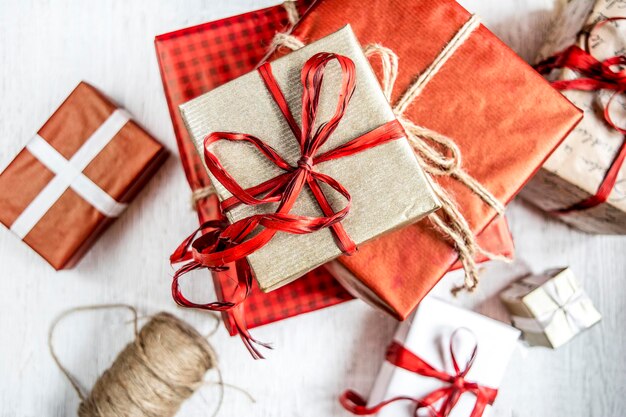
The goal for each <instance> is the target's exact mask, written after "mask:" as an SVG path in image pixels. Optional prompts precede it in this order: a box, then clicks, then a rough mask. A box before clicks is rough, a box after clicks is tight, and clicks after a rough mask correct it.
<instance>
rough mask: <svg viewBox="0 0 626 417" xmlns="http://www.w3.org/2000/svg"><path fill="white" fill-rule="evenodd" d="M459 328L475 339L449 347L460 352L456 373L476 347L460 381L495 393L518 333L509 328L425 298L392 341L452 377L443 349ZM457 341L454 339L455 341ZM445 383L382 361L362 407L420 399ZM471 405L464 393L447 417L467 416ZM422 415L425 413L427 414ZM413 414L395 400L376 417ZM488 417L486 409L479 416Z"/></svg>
mask: <svg viewBox="0 0 626 417" xmlns="http://www.w3.org/2000/svg"><path fill="white" fill-rule="evenodd" d="M460 328H464V329H467V330H469V331H470V332H471V333H473V335H474V336H475V340H474V339H473V338H468V337H465V338H462V339H461V343H460V344H461V346H458V344H457V346H456V347H455V351H456V352H461V353H465V355H461V356H459V354H458V353H457V360H458V362H459V366H460V368H461V369H464V368H465V365H466V362H467V358H468V356H469V354H468V353H469V352H471V350H472V349H473V347H474V346H475V345H477V347H478V348H477V353H476V357H475V360H474V363H473V365H472V367H471V369H470V370H469V372H468V373H467V375H466V377H465V379H466V380H467V381H471V382H476V383H478V384H479V385H481V386H485V387H490V388H496V389H497V388H498V386H499V384H500V382H501V380H502V377H503V375H504V372H505V369H506V367H507V364H508V362H509V359H510V357H511V355H512V353H513V351H514V350H515V347H516V345H517V340H518V338H519V335H520V332H519V331H518V330H517V329H514V328H513V327H511V326H508V325H506V324H504V323H502V322H499V321H496V320H493V319H490V318H488V317H485V316H483V315H480V314H477V313H474V312H472V311H469V310H465V309H462V308H459V307H456V306H454V305H452V304H449V303H447V302H444V301H441V300H438V299H436V298H433V297H432V296H429V297H426V298H425V299H424V300H423V301H422V302H421V303H420V305H419V307H418V309H417V311H416V312H415V313H414V316H413V317H412V318H410V319H409V320H407V321H406V322H404V323H402V324H401V325H400V327H399V328H398V330H397V332H396V335H395V336H394V340H395V341H396V342H398V343H399V344H401V345H402V346H404V347H405V348H406V349H407V350H409V351H411V352H412V353H413V354H415V355H416V356H418V357H419V358H421V359H422V360H424V361H426V362H427V363H428V364H430V365H431V366H432V367H434V368H435V369H437V370H441V371H445V372H446V373H447V374H449V375H455V371H454V367H453V364H452V360H451V357H450V352H449V349H450V348H449V346H450V339H451V337H452V336H453V334H454V332H455V331H456V330H457V329H460ZM458 340H459V338H458V337H456V336H455V343H456V342H457V341H458ZM449 385H450V384H448V383H446V382H443V381H441V380H439V379H436V378H430V377H426V376H422V375H419V374H416V373H413V372H410V371H407V370H405V369H402V368H399V367H396V366H394V365H392V364H390V363H389V362H385V363H384V364H383V365H382V368H381V370H380V373H379V375H378V378H377V380H376V383H375V385H374V388H373V389H372V393H371V394H370V399H369V402H368V407H371V406H375V405H376V404H379V403H381V402H382V401H385V400H389V399H391V398H395V397H402V396H404V397H411V398H415V399H420V398H423V397H425V396H426V395H428V394H430V393H431V392H433V391H435V390H437V389H439V388H442V387H446V386H449ZM475 404H476V396H475V395H474V394H472V393H470V392H466V393H464V394H463V395H461V398H460V399H459V401H458V403H457V405H456V406H455V407H454V408H453V409H452V412H451V413H450V417H469V416H470V414H471V413H472V410H473V409H474V405H475ZM435 408H436V407H435ZM421 411H422V410H421ZM423 411H425V412H426V414H425V415H428V410H426V409H424V410H423ZM414 412H415V404H414V403H412V402H410V401H399V402H394V403H392V404H389V405H387V406H386V407H384V408H383V409H382V410H381V411H380V412H379V413H378V417H404V416H406V417H413V416H414ZM488 413H489V406H487V408H486V409H485V412H484V414H483V416H486V415H488Z"/></svg>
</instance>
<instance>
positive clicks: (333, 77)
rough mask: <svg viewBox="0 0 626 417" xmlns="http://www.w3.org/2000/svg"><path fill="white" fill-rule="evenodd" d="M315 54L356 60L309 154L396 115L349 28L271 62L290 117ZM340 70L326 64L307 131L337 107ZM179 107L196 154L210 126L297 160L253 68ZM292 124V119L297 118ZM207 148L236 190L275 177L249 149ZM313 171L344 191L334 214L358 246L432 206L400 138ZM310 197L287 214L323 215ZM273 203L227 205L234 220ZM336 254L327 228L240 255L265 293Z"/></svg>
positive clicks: (329, 194) (278, 238)
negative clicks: (341, 103)
mask: <svg viewBox="0 0 626 417" xmlns="http://www.w3.org/2000/svg"><path fill="white" fill-rule="evenodd" d="M317 53H335V54H339V55H342V56H345V57H348V58H349V59H350V60H351V61H352V62H353V63H354V66H355V73H354V77H355V80H356V81H355V82H356V84H355V85H356V87H355V90H354V94H353V96H352V99H351V100H350V101H349V103H348V105H347V107H346V111H345V114H344V116H343V118H342V119H341V120H340V122H339V123H338V125H337V128H336V130H335V131H334V132H333V133H332V135H331V136H330V137H329V139H328V141H327V142H325V143H324V144H323V145H322V146H321V148H320V149H319V152H318V153H316V154H315V155H313V158H315V156H317V155H322V154H323V153H324V152H327V151H331V150H333V149H337V147H339V146H341V145H343V144H346V143H348V142H349V141H351V140H353V139H356V138H357V137H361V136H362V135H365V134H366V133H368V132H371V131H373V130H374V129H377V128H379V127H381V126H383V125H386V124H388V123H392V122H394V121H395V117H394V116H393V113H392V111H391V108H390V107H389V104H388V102H387V100H386V99H385V96H384V95H383V93H382V90H381V89H380V87H379V85H378V81H377V80H376V77H375V75H374V73H373V72H372V70H371V67H370V65H369V63H368V61H367V59H366V58H365V56H364V55H363V52H362V50H361V46H360V45H359V43H358V41H357V40H356V38H355V37H354V35H353V33H352V31H351V29H350V27H349V26H346V27H344V28H342V29H340V30H339V31H337V32H335V33H333V34H331V35H329V36H327V37H325V38H324V39H322V40H320V41H318V42H315V43H312V44H310V45H308V46H307V47H305V48H302V49H300V50H299V51H296V52H294V53H292V54H290V55H289V56H288V57H284V58H281V59H279V60H276V61H274V62H273V63H272V64H271V70H272V72H273V74H274V77H275V78H276V81H277V83H278V85H279V86H280V88H281V89H282V93H283V94H284V97H285V100H286V102H287V103H288V106H289V107H290V109H291V111H292V113H293V114H294V115H298V116H295V117H298V118H299V117H300V116H299V115H300V114H301V112H302V108H301V101H302V94H303V88H302V84H301V81H300V77H301V72H302V71H303V66H305V63H307V61H308V60H309V59H310V58H311V57H313V56H314V55H315V54H317ZM341 77H342V75H341V73H340V72H339V67H338V66H337V65H335V64H334V63H333V64H332V65H331V66H329V67H328V68H327V71H326V72H325V74H324V78H323V84H322V86H321V92H320V96H319V97H320V98H319V102H318V104H319V107H318V109H317V123H316V125H315V126H314V127H313V129H314V130H315V129H318V127H319V126H322V123H324V122H326V121H328V120H329V119H331V117H332V115H333V113H335V111H336V110H335V109H336V107H337V100H338V90H339V88H340V82H341V80H342V78H341ZM316 101H317V100H316ZM180 109H181V113H182V116H183V119H184V120H185V123H186V125H187V128H188V130H189V132H190V134H191V137H192V140H193V141H194V143H195V144H196V148H197V149H198V152H199V153H200V154H204V139H205V138H206V137H207V135H209V134H211V133H212V132H238V133H245V134H249V135H252V136H254V137H257V138H260V140H262V141H264V142H265V143H266V144H267V145H269V146H271V147H272V148H273V149H274V150H275V151H276V152H278V154H279V155H280V156H281V157H282V158H283V159H284V160H285V161H287V163H288V164H289V165H291V166H296V162H298V159H299V158H300V152H301V151H300V148H299V145H298V141H297V139H296V138H295V137H294V134H293V133H292V132H291V129H290V127H289V124H288V123H287V120H286V118H285V116H284V115H283V114H282V113H281V112H280V111H279V110H278V108H277V104H276V103H275V102H274V100H273V99H272V97H271V96H270V95H269V93H268V91H267V88H266V86H265V84H264V81H263V79H262V78H261V77H260V75H259V73H258V72H256V71H255V72H251V73H249V74H247V75H244V76H242V77H240V78H237V79H236V80H233V81H231V82H230V83H228V84H225V85H223V86H221V87H218V88H216V89H215V90H213V91H211V92H209V93H207V94H205V95H203V96H201V97H199V98H197V99H194V100H192V101H190V102H188V103H186V104H183V105H182V106H180ZM296 123H298V124H300V121H298V122H296ZM210 151H211V152H213V153H214V154H215V155H216V157H217V158H219V160H220V161H221V163H222V164H223V165H224V167H225V169H226V170H227V171H228V172H229V173H230V175H231V176H232V177H234V178H235V179H236V181H237V183H238V184H239V185H240V186H241V187H243V188H250V187H254V186H257V185H259V184H261V183H263V182H264V181H267V180H269V179H271V178H275V177H277V176H278V175H281V174H282V172H281V170H278V169H276V168H275V167H274V166H272V165H271V164H268V163H267V160H266V159H264V157H260V156H259V152H258V151H256V150H254V149H253V148H252V147H250V146H245V145H244V146H242V144H239V143H234V144H233V143H228V142H227V143H219V142H218V143H214V144H212V145H210ZM299 163H300V162H298V164H299ZM313 169H314V170H315V171H317V172H321V173H322V174H324V175H328V176H330V177H332V178H334V179H335V180H336V181H338V182H339V183H341V184H342V185H343V187H345V189H346V190H348V192H349V193H350V195H351V198H352V203H351V204H352V208H351V210H350V211H349V213H348V214H347V216H346V217H345V218H344V219H343V220H341V225H342V226H343V227H344V228H345V231H346V232H347V234H348V235H349V236H350V238H351V239H352V240H353V241H354V242H355V243H356V244H357V245H359V244H361V243H363V242H366V241H368V240H371V239H373V238H375V237H377V236H379V235H381V234H383V233H386V232H389V231H391V230H393V229H396V228H399V227H402V226H404V225H406V224H409V223H412V222H415V221H417V220H419V219H421V218H422V217H424V216H426V215H428V214H429V213H431V212H432V211H434V210H436V209H437V208H438V207H439V202H438V200H437V198H436V197H435V195H434V192H433V190H432V188H431V185H430V182H429V180H428V179H427V177H426V175H425V174H424V173H423V171H422V169H421V168H420V167H419V165H418V163H417V160H416V158H415V156H414V155H413V152H412V150H411V147H410V146H409V144H408V142H407V141H406V138H404V137H401V138H399V139H397V140H392V141H390V142H387V143H384V144H381V145H378V146H375V147H373V148H370V149H367V150H365V151H363V152H360V153H358V154H354V155H350V156H347V157H342V158H340V159H336V160H331V161H326V162H322V163H319V164H315V166H314V167H313ZM283 172H284V171H283ZM210 176H211V177H212V178H211V180H212V183H213V185H214V187H215V188H216V190H217V194H218V197H219V198H220V200H221V201H225V200H227V199H228V198H230V197H231V194H230V192H228V191H227V189H226V188H225V187H224V185H223V184H221V183H220V181H219V180H217V178H215V177H213V173H210ZM325 190H326V192H325V193H324V194H325V195H326V198H327V199H328V202H329V204H330V206H331V207H333V210H340V208H341V207H344V206H345V204H346V202H345V198H344V196H342V195H341V194H339V193H337V192H334V191H332V190H331V189H330V188H325ZM391 202H393V204H391ZM318 204H319V203H318V202H317V201H316V200H315V199H314V198H313V196H312V194H310V193H309V191H308V189H307V190H305V191H304V192H303V193H302V194H301V195H300V196H298V199H297V201H296V205H295V207H294V208H293V210H292V212H293V213H294V214H297V215H304V216H313V217H320V216H324V213H323V212H322V211H321V209H320V207H319V206H318ZM264 206H265V207H264ZM271 206H274V207H271ZM275 210H276V207H275V205H270V207H267V204H265V205H261V206H248V205H242V206H239V207H235V208H234V209H232V210H229V211H228V212H227V217H228V219H229V220H230V221H231V222H235V221H237V220H240V219H243V218H248V217H249V216H251V215H255V214H261V213H273V212H274V211H275ZM341 253H342V252H341V249H340V248H339V246H338V245H337V243H336V242H335V239H334V238H333V235H332V234H331V231H330V230H328V229H321V230H318V231H316V232H314V233H308V234H291V233H280V232H279V233H277V234H276V235H275V236H274V237H273V238H272V239H271V240H270V241H269V243H267V245H265V246H263V247H261V248H260V249H258V250H257V251H255V252H253V253H252V254H250V255H248V256H247V261H248V263H249V265H250V267H251V270H252V271H253V274H254V276H255V277H256V280H257V282H258V284H259V287H260V288H261V290H262V291H271V290H273V289H275V288H278V287H281V286H283V285H285V284H288V283H289V282H291V281H293V280H295V279H297V278H299V277H301V276H302V275H303V274H305V273H306V272H308V271H310V270H312V269H314V268H316V267H318V266H320V265H322V264H324V263H326V262H328V261H330V260H332V259H334V258H336V257H337V256H339V255H340V254H341Z"/></svg>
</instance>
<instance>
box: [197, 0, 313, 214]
mask: <svg viewBox="0 0 626 417" xmlns="http://www.w3.org/2000/svg"><path fill="white" fill-rule="evenodd" d="M282 6H283V8H284V9H285V11H286V12H287V20H289V26H290V29H291V28H293V26H295V24H296V23H298V20H300V13H299V12H298V7H297V5H296V1H293V0H289V1H285V2H283V4H282ZM283 35H284V36H286V38H285V39H282V38H281V36H283ZM288 36H289V35H286V34H285V33H277V34H276V35H275V37H274V39H273V40H272V46H271V47H272V48H273V47H274V43H276V42H278V40H279V39H281V40H280V42H286V43H290V42H291V40H290V39H289V37H288ZM294 39H295V41H294V42H296V43H294V44H291V43H290V45H291V46H292V47H293V48H292V49H299V48H301V47H303V46H304V44H302V42H300V40H298V39H297V38H294ZM215 193H216V191H215V187H213V185H211V184H209V185H208V186H207V187H203V188H199V189H197V190H194V191H193V192H192V193H191V207H192V208H193V209H194V210H196V209H197V208H198V202H199V201H200V200H204V199H205V198H208V197H210V196H212V195H213V194H215Z"/></svg>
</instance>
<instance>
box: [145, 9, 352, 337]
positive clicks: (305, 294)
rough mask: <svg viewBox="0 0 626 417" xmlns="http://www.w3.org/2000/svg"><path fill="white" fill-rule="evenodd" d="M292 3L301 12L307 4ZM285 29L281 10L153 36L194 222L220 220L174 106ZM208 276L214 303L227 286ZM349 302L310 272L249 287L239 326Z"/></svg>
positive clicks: (321, 275) (223, 78) (243, 67)
mask: <svg viewBox="0 0 626 417" xmlns="http://www.w3.org/2000/svg"><path fill="white" fill-rule="evenodd" d="M294 3H295V7H296V8H297V10H298V12H299V13H304V11H305V10H306V9H307V8H308V6H309V5H310V4H311V3H312V0H300V1H297V2H294ZM289 25H290V22H289V15H288V12H287V9H286V7H285V6H282V5H278V6H274V7H269V8H266V9H262V10H257V11H253V12H249V13H245V14H242V15H239V16H234V17H229V18H226V19H222V20H218V21H215V22H210V23H205V24H202V25H198V26H194V27H190V28H186V29H181V30H178V31H175V32H171V33H167V34H164V35H160V36H157V38H156V40H155V44H156V50H157V54H158V60H159V66H160V69H161V76H162V78H163V88H164V90H165V95H166V98H167V103H168V107H169V110H170V115H171V117H172V121H173V125H174V133H175V135H176V140H177V143H178V149H179V151H180V159H181V161H182V164H183V169H184V170H185V175H186V176H187V180H188V182H189V185H190V186H191V189H192V191H193V192H194V195H195V196H197V197H199V198H198V199H197V200H196V201H197V203H196V208H197V210H198V217H199V219H200V222H205V221H207V220H210V219H216V218H219V217H220V216H221V214H220V213H219V210H218V201H217V198H216V197H215V196H214V195H209V196H208V197H205V198H202V197H203V196H206V195H207V194H208V193H204V192H203V190H210V187H211V184H210V181H209V177H208V175H207V173H206V170H205V168H204V166H203V164H202V161H201V159H200V157H199V155H198V153H197V151H196V150H195V149H194V147H193V143H192V141H191V140H190V139H189V135H188V133H187V131H186V129H185V125H184V123H183V120H182V119H181V117H180V114H179V112H178V106H179V105H180V104H182V103H185V102H187V101H189V100H191V99H193V98H195V97H197V96H199V95H201V94H203V93H205V92H207V91H209V90H212V89H213V88H215V87H218V86H220V85H222V84H224V83H226V82H228V81H230V80H232V79H234V78H236V77H238V76H240V75H243V74H245V73H247V72H250V71H251V70H252V69H254V67H255V66H256V65H257V64H258V63H259V62H260V61H261V59H262V58H263V56H264V55H265V53H266V52H267V49H268V46H269V44H270V42H271V41H272V38H273V37H274V35H276V33H277V32H281V31H284V30H287V29H288V27H289ZM232 273H233V272H232V271H228V272H225V273H214V274H213V281H214V284H215V291H216V293H217V296H218V298H219V299H223V298H224V294H225V293H226V294H228V291H229V285H230V284H231V283H232V281H231V278H229V277H228V274H232ZM350 299H352V297H351V296H350V295H349V294H348V293H347V292H346V291H345V290H344V289H343V288H342V287H341V286H340V285H339V284H338V283H337V281H335V280H334V278H333V277H332V276H331V275H330V274H329V273H328V272H326V270H324V269H321V268H319V269H317V270H315V271H313V272H310V273H309V274H307V275H306V276H304V277H302V278H301V279H299V280H297V281H295V282H294V283H292V284H290V285H287V286H286V287H284V288H281V289H279V290H276V291H273V292H272V293H270V294H263V293H262V292H261V291H260V290H259V289H258V288H255V289H254V291H253V293H252V295H251V296H250V297H248V299H247V300H246V305H245V313H244V316H245V322H246V323H245V324H246V326H247V327H248V328H253V327H257V326H261V325H264V324H268V323H271V322H274V321H278V320H282V319H285V318H288V317H292V316H296V315H298V314H303V313H307V312H310V311H315V310H318V309H321V308H325V307H329V306H332V305H335V304H338V303H341V302H343V301H347V300H350ZM224 322H225V323H226V327H227V328H228V330H229V332H230V333H231V335H235V334H237V327H236V325H235V323H234V321H233V317H232V315H230V314H225V315H224Z"/></svg>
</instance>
